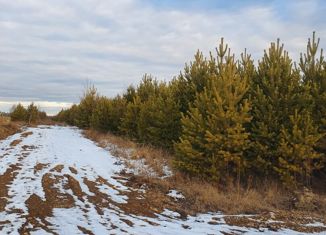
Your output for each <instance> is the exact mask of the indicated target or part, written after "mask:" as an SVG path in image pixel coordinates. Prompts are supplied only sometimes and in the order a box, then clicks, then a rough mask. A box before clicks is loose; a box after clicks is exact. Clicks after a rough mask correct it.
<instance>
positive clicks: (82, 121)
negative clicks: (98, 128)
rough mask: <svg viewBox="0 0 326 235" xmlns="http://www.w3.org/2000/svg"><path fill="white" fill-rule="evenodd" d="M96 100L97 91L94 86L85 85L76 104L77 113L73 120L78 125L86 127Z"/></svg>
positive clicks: (88, 124)
mask: <svg viewBox="0 0 326 235" xmlns="http://www.w3.org/2000/svg"><path fill="white" fill-rule="evenodd" d="M97 100H98V93H97V90H96V88H95V87H94V86H89V87H87V88H86V91H85V92H84V95H83V97H82V98H81V100H80V103H79V105H78V115H77V118H76V120H75V122H76V125H77V126H78V127H81V128H88V127H89V126H90V121H91V117H92V115H93V111H94V109H95V106H96V103H97Z"/></svg>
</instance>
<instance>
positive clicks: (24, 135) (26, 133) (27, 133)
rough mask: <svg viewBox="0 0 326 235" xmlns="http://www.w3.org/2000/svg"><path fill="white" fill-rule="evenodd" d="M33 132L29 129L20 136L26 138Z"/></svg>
mask: <svg viewBox="0 0 326 235" xmlns="http://www.w3.org/2000/svg"><path fill="white" fill-rule="evenodd" d="M32 134H33V132H32V131H28V132H24V133H22V134H21V135H20V136H21V137H23V138H26V137H27V136H29V135H32Z"/></svg>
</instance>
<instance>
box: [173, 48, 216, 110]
mask: <svg viewBox="0 0 326 235" xmlns="http://www.w3.org/2000/svg"><path fill="white" fill-rule="evenodd" d="M214 73H216V70H215V68H214V61H213V60H211V61H210V60H207V59H206V58H205V57H204V56H203V53H202V52H200V51H197V53H196V54H195V57H194V61H193V62H191V63H190V64H186V65H185V68H184V71H183V73H180V75H179V76H178V77H177V78H175V79H173V80H172V82H171V85H172V86H171V87H172V90H173V93H174V99H175V100H176V101H177V102H178V103H179V105H180V111H181V112H182V113H183V114H187V112H188V110H189V106H190V105H191V104H192V103H193V102H194V100H195V98H196V94H197V93H200V92H202V91H204V88H205V86H206V85H207V82H208V80H209V77H210V76H211V74H214Z"/></svg>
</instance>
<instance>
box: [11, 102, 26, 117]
mask: <svg viewBox="0 0 326 235" xmlns="http://www.w3.org/2000/svg"><path fill="white" fill-rule="evenodd" d="M10 118H11V120H12V121H25V120H26V118H27V110H26V109H25V108H24V106H23V105H21V104H20V103H19V104H18V105H17V106H16V105H14V106H13V107H12V108H11V112H10Z"/></svg>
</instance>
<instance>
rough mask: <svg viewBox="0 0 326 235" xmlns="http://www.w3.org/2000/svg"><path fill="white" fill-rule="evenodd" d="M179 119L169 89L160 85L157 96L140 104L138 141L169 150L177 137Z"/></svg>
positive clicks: (178, 113)
mask: <svg viewBox="0 0 326 235" xmlns="http://www.w3.org/2000/svg"><path fill="white" fill-rule="evenodd" d="M180 118H181V115H180V112H179V106H178V104H177V103H176V102H175V100H174V99H173V96H172V93H171V91H170V89H169V87H167V86H166V85H165V84H163V83H162V84H161V85H160V92H159V95H157V96H152V97H151V98H150V99H149V100H147V101H146V102H144V103H142V104H141V107H140V113H139V120H138V125H137V127H138V136H139V140H140V141H142V142H145V143H146V142H147V143H150V144H152V145H155V146H160V147H165V148H168V149H171V148H172V144H173V141H176V140H177V139H178V137H179V131H180Z"/></svg>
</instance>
